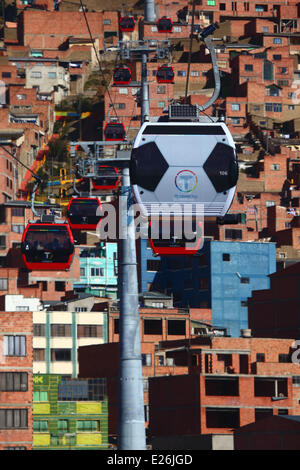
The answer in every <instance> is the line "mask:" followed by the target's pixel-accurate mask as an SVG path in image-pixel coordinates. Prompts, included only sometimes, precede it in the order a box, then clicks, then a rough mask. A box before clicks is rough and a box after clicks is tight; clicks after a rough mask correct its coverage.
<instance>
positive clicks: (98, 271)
mask: <svg viewBox="0 0 300 470" xmlns="http://www.w3.org/2000/svg"><path fill="white" fill-rule="evenodd" d="M91 276H93V277H95V276H104V268H91Z"/></svg>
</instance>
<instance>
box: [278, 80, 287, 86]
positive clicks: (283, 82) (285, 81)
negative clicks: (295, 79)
mask: <svg viewBox="0 0 300 470" xmlns="http://www.w3.org/2000/svg"><path fill="white" fill-rule="evenodd" d="M277 85H278V86H289V81H288V80H277Z"/></svg>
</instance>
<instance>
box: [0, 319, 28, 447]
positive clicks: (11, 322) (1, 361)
mask: <svg viewBox="0 0 300 470" xmlns="http://www.w3.org/2000/svg"><path fill="white" fill-rule="evenodd" d="M0 330H1V332H2V334H1V335H0V371H1V372H13V371H15V372H27V373H28V390H27V391H24V392H23V391H20V392H18V391H16V392H3V391H1V403H0V409H27V411H28V426H27V427H26V429H5V430H0V450H3V449H4V448H5V447H9V446H11V447H14V446H16V447H18V446H22V447H26V449H28V450H31V449H32V432H33V425H32V362H33V356H32V335H33V323H32V313H31V312H9V313H8V312H7V313H6V312H0ZM5 334H7V335H25V336H26V356H22V357H21V356H4V336H5Z"/></svg>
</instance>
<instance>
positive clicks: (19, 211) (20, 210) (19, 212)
mask: <svg viewBox="0 0 300 470" xmlns="http://www.w3.org/2000/svg"><path fill="white" fill-rule="evenodd" d="M11 215H12V217H24V215H25V209H24V207H12V209H11Z"/></svg>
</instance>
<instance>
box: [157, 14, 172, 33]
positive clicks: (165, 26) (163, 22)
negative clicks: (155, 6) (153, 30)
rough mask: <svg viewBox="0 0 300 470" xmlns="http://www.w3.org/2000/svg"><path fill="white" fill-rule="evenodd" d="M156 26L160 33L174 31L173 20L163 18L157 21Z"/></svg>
mask: <svg viewBox="0 0 300 470" xmlns="http://www.w3.org/2000/svg"><path fill="white" fill-rule="evenodd" d="M156 26H157V31H158V32H159V33H171V32H172V29H173V22H172V20H171V18H167V17H166V16H163V17H162V18H160V19H159V20H158V21H157V23H156Z"/></svg>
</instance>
